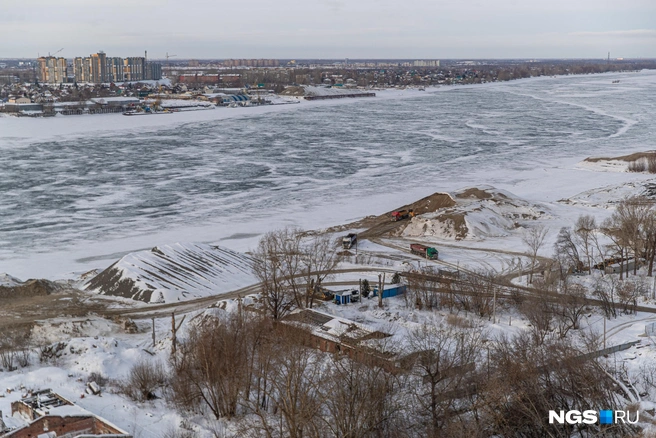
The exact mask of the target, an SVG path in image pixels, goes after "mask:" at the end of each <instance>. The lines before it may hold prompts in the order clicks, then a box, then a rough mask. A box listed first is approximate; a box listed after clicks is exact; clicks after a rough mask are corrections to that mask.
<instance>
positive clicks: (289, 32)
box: [0, 0, 656, 59]
mask: <svg viewBox="0 0 656 438" xmlns="http://www.w3.org/2000/svg"><path fill="white" fill-rule="evenodd" d="M60 48H64V50H63V51H61V52H60V53H59V54H58V56H64V57H67V58H73V57H75V56H88V55H89V54H90V53H95V52H97V51H99V50H104V51H105V52H106V53H107V54H108V56H122V57H125V56H137V55H141V54H143V51H144V50H148V57H149V58H164V57H165V54H166V52H168V53H170V54H175V55H177V56H178V57H179V58H417V59H421V58H426V59H447V58H573V57H575V58H605V57H606V55H607V52H608V51H610V52H611V56H612V57H625V58H633V57H651V58H654V57H656V0H613V1H610V0H448V1H444V0H433V1H430V0H275V1H274V0H213V1H211V0H176V1H172V0H171V1H169V0H113V1H104V0H56V1H55V0H0V58H10V57H36V56H37V55H45V54H48V52H51V53H54V52H56V51H57V50H59V49H60Z"/></svg>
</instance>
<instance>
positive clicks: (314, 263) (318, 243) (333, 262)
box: [301, 234, 339, 308]
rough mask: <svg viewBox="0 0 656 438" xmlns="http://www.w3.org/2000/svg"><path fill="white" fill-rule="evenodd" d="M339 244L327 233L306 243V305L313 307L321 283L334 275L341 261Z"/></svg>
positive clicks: (304, 256)
mask: <svg viewBox="0 0 656 438" xmlns="http://www.w3.org/2000/svg"><path fill="white" fill-rule="evenodd" d="M338 248H339V247H338V245H337V244H336V243H335V242H334V241H333V239H331V238H330V236H329V235H327V234H318V235H315V236H314V237H312V238H311V239H309V241H308V242H306V243H305V244H304V248H303V251H302V262H301V263H302V265H303V271H304V272H305V273H306V277H305V282H306V285H305V287H306V289H305V302H304V305H305V307H308V308H312V306H313V305H314V297H315V295H316V292H317V291H318V290H319V288H320V287H321V283H322V282H323V281H324V280H325V279H326V278H327V277H329V276H330V275H332V274H333V273H334V271H335V268H336V267H337V264H338V263H339V256H338V255H337V251H338Z"/></svg>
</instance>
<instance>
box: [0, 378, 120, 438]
mask: <svg viewBox="0 0 656 438" xmlns="http://www.w3.org/2000/svg"><path fill="white" fill-rule="evenodd" d="M11 413H12V415H13V416H20V417H21V418H23V419H24V420H25V421H27V422H29V424H27V425H25V426H23V427H21V428H19V429H16V430H13V431H11V432H8V433H6V434H5V435H1V436H2V438H36V437H48V438H56V437H76V436H82V435H84V436H94V437H112V438H132V435H130V434H129V433H127V432H126V431H124V430H122V429H120V428H119V427H118V426H115V425H113V424H111V423H110V422H108V421H107V420H105V419H103V418H101V417H99V416H97V415H94V414H93V413H91V412H89V411H87V410H86V409H83V408H81V407H79V406H77V405H76V404H74V403H72V402H70V401H69V400H66V399H65V398H64V397H62V396H60V395H59V394H56V393H54V392H52V390H50V389H45V390H42V391H36V392H32V393H31V394H29V395H28V396H27V397H24V398H22V399H21V400H18V401H15V402H13V403H12V404H11Z"/></svg>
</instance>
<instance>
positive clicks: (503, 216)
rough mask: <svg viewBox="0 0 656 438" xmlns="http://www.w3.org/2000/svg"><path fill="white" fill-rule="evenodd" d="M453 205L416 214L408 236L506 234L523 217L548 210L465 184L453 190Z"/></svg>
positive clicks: (455, 237)
mask: <svg viewBox="0 0 656 438" xmlns="http://www.w3.org/2000/svg"><path fill="white" fill-rule="evenodd" d="M451 199H455V200H456V201H455V202H454V204H453V205H449V206H447V207H444V208H440V209H438V210H435V211H434V212H431V213H426V214H421V215H420V216H417V217H415V218H413V219H412V220H411V221H410V222H409V223H408V225H407V226H406V227H405V230H403V233H402V235H403V236H406V237H425V236H432V237H438V238H442V239H448V240H463V239H484V238H486V237H501V236H507V235H508V234H509V233H510V232H511V231H512V230H514V229H516V228H518V227H519V226H520V222H521V221H527V220H535V219H538V218H539V217H541V216H543V215H544V214H545V212H544V211H543V210H542V209H541V208H540V207H538V206H535V205H532V204H529V203H528V202H526V201H524V200H522V199H520V198H518V197H516V196H514V195H513V194H511V193H508V192H504V191H501V190H497V189H495V188H493V187H480V188H466V189H462V190H459V191H457V192H455V193H453V196H452V197H451Z"/></svg>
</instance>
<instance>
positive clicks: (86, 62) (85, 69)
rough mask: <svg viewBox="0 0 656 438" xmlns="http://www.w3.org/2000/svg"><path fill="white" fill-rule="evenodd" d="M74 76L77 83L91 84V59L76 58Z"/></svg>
mask: <svg viewBox="0 0 656 438" xmlns="http://www.w3.org/2000/svg"><path fill="white" fill-rule="evenodd" d="M73 74H74V75H75V81H76V82H91V58H81V57H77V58H75V59H74V60H73Z"/></svg>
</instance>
